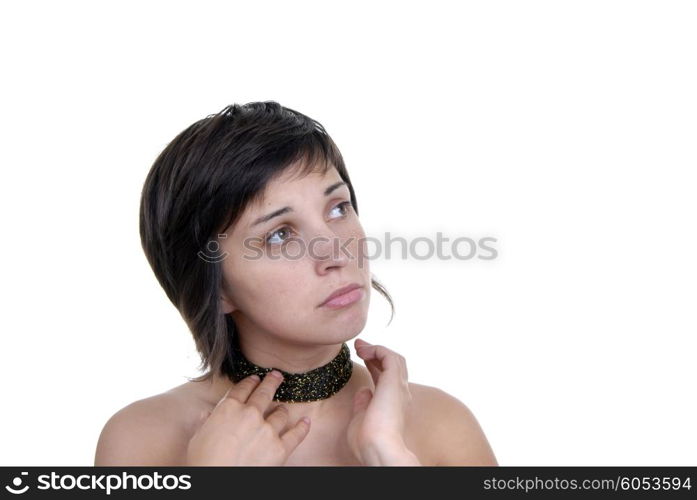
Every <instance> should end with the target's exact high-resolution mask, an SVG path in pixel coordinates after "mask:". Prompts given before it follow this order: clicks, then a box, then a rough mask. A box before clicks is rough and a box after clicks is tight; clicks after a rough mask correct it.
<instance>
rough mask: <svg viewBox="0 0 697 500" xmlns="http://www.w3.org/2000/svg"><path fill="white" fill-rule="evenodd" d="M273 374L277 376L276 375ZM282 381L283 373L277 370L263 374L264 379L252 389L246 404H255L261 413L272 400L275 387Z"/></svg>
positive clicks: (264, 411)
mask: <svg viewBox="0 0 697 500" xmlns="http://www.w3.org/2000/svg"><path fill="white" fill-rule="evenodd" d="M275 374H278V375H279V376H278V377H276V376H275ZM281 382H283V374H282V373H281V372H279V371H278V370H273V371H271V372H269V373H267V374H266V375H265V376H264V380H262V381H261V383H260V384H259V385H258V386H257V387H256V388H255V389H254V391H253V392H252V394H251V395H250V396H249V399H248V400H247V404H249V405H253V406H256V407H257V409H258V410H259V411H260V412H261V414H262V415H263V414H264V413H266V409H267V408H268V407H269V405H270V404H271V401H273V397H274V395H275V394H276V389H278V386H279V385H281Z"/></svg>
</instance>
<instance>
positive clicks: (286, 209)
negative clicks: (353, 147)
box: [249, 181, 346, 228]
mask: <svg viewBox="0 0 697 500" xmlns="http://www.w3.org/2000/svg"><path fill="white" fill-rule="evenodd" d="M345 185H346V183H345V182H344V181H339V182H336V183H334V184H332V185H331V186H329V187H328V188H327V189H325V190H324V196H329V195H330V194H332V192H333V191H334V190H335V189H337V188H339V187H341V186H345ZM292 211H293V209H292V208H291V207H283V208H279V209H278V210H275V211H273V212H271V213H270V214H267V215H263V216H261V217H259V218H258V219H257V220H255V221H254V222H252V224H251V225H250V226H249V227H250V228H252V227H254V226H256V225H258V224H262V223H264V222H267V221H269V220H271V219H273V218H274V217H278V216H279V215H283V214H285V213H289V212H292Z"/></svg>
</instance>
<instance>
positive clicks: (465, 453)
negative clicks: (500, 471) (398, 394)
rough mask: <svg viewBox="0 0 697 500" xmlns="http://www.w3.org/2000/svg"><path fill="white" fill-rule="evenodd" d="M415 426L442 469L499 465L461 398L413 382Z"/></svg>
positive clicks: (477, 423) (479, 427)
mask: <svg viewBox="0 0 697 500" xmlns="http://www.w3.org/2000/svg"><path fill="white" fill-rule="evenodd" d="M409 389H410V392H411V394H412V398H413V400H412V406H413V408H414V410H413V413H414V415H413V419H414V425H415V426H416V428H417V429H421V430H420V431H419V432H421V433H422V434H421V435H420V441H421V442H423V443H428V447H429V450H430V453H431V455H432V456H433V459H432V462H433V463H435V465H439V466H456V465H498V462H497V461H496V457H495V455H494V452H493V450H492V449H491V446H490V445H489V441H488V440H487V438H486V436H485V435H484V431H483V430H482V428H481V426H480V425H479V422H478V421H477V419H476V417H475V416H474V414H473V413H472V411H471V410H470V409H469V408H468V407H467V406H466V405H465V404H464V403H463V402H462V401H460V400H459V399H457V398H456V397H454V396H452V395H450V394H448V393H447V392H445V391H443V390H441V389H438V388H436V387H431V386H428V385H421V384H415V383H412V382H410V383H409Z"/></svg>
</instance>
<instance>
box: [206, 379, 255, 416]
mask: <svg viewBox="0 0 697 500" xmlns="http://www.w3.org/2000/svg"><path fill="white" fill-rule="evenodd" d="M260 381H261V379H260V378H259V375H250V376H249V377H245V378H243V379H242V380H240V381H239V382H237V383H236V384H235V385H233V386H232V387H230V389H228V391H227V392H226V393H225V395H224V396H223V397H222V398H221V400H220V401H218V404H217V405H216V408H217V407H218V405H220V403H222V402H223V401H225V400H226V399H236V400H237V401H239V402H240V403H245V402H246V401H247V399H248V398H249V395H250V394H251V393H252V391H253V390H254V388H255V387H256V386H257V385H259V382H260Z"/></svg>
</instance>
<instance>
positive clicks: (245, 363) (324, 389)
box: [230, 335, 353, 403]
mask: <svg viewBox="0 0 697 500" xmlns="http://www.w3.org/2000/svg"><path fill="white" fill-rule="evenodd" d="M232 337H233V342H232V370H231V372H232V373H231V374H230V378H231V379H232V381H233V382H235V383H237V382H239V381H240V380H242V379H243V378H245V377H248V376H250V375H253V374H255V373H256V374H257V375H259V377H260V378H261V379H262V380H263V379H264V377H265V376H266V374H267V373H269V372H270V371H271V370H273V369H274V368H262V367H261V366H258V365H255V364H254V363H252V362H251V361H249V360H248V359H247V358H245V357H244V354H242V351H241V350H240V346H239V339H238V338H237V335H233V336H232ZM276 370H278V371H280V372H281V373H282V374H283V382H281V385H279V386H278V389H276V394H275V395H274V397H273V400H274V401H282V402H284V403H302V402H307V401H318V400H320V399H327V398H328V397H330V396H332V395H333V394H335V393H337V392H339V390H341V388H342V387H344V386H345V385H346V383H347V382H348V381H349V379H350V378H351V372H352V371H353V363H351V351H349V348H348V346H347V345H346V343H345V342H344V343H343V344H342V346H341V350H340V351H339V354H337V356H336V357H335V358H334V359H332V360H331V361H330V362H329V363H327V364H326V365H324V366H320V367H319V368H315V369H314V370H310V371H309V372H305V373H288V372H285V371H283V370H279V369H278V368H276Z"/></svg>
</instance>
